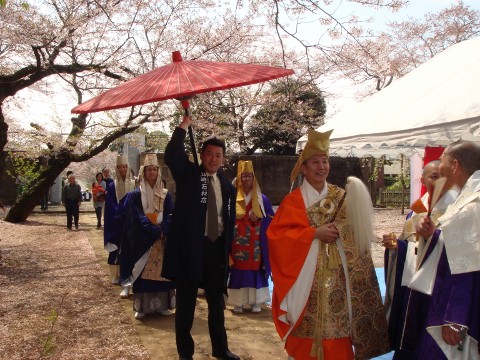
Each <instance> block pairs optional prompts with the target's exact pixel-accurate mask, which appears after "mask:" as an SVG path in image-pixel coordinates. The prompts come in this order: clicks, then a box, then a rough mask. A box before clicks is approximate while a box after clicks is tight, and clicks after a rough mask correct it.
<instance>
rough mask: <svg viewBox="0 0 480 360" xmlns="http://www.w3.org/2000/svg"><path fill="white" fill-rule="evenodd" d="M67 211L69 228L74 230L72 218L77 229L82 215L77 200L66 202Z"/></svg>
mask: <svg viewBox="0 0 480 360" xmlns="http://www.w3.org/2000/svg"><path fill="white" fill-rule="evenodd" d="M65 210H67V227H68V228H69V229H71V228H72V217H73V221H74V223H75V227H78V218H79V215H80V209H79V207H78V200H77V199H67V200H65Z"/></svg>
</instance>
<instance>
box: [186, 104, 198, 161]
mask: <svg viewBox="0 0 480 360" xmlns="http://www.w3.org/2000/svg"><path fill="white" fill-rule="evenodd" d="M182 107H183V109H184V110H185V116H190V104H189V102H188V100H182ZM188 135H189V137H190V147H191V148H192V152H193V161H194V162H195V165H197V166H198V156H197V148H196V146H195V137H194V136H193V128H192V125H190V126H189V127H188Z"/></svg>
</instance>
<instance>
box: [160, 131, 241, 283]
mask: <svg viewBox="0 0 480 360" xmlns="http://www.w3.org/2000/svg"><path fill="white" fill-rule="evenodd" d="M185 136H186V131H185V130H184V129H182V128H176V129H175V131H174V132H173V135H172V138H171V140H170V142H169V143H168V145H167V147H166V149H165V163H166V164H167V166H168V167H169V169H170V171H171V173H172V176H173V178H174V180H175V183H176V200H175V208H174V211H173V216H172V222H171V225H170V230H169V234H168V237H167V242H166V246H165V256H164V260H163V269H162V276H163V277H165V278H167V279H171V280H173V281H177V280H191V281H202V272H203V271H202V270H203V241H204V234H205V219H206V211H207V207H206V203H202V202H201V200H202V182H201V179H202V173H204V172H205V170H204V169H203V167H202V166H197V165H195V164H194V163H192V162H191V161H189V159H188V156H187V154H186V152H185V145H184V140H185ZM217 176H218V178H219V179H220V183H221V188H222V200H223V233H222V236H223V238H224V239H225V249H224V264H225V266H224V270H225V271H224V286H226V283H227V277H228V270H229V269H228V256H229V252H230V246H231V243H232V239H233V231H234V227H235V199H236V192H235V188H234V187H233V185H232V184H231V183H230V181H228V180H227V178H226V177H225V175H224V174H222V173H220V172H218V173H217ZM203 191H205V190H203Z"/></svg>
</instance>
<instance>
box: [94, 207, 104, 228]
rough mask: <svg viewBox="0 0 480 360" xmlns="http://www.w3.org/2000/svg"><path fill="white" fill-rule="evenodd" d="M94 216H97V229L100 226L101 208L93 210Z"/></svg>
mask: <svg viewBox="0 0 480 360" xmlns="http://www.w3.org/2000/svg"><path fill="white" fill-rule="evenodd" d="M95 215H97V227H100V226H102V208H101V207H96V208H95Z"/></svg>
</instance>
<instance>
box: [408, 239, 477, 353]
mask: <svg viewBox="0 0 480 360" xmlns="http://www.w3.org/2000/svg"><path fill="white" fill-rule="evenodd" d="M439 235H440V230H436V231H435V233H434V235H433V238H432V242H431V244H430V246H429V248H428V249H427V256H428V255H429V253H431V251H432V249H433V248H434V246H435V245H436V243H437V241H438V237H439ZM427 256H426V257H427ZM418 299H421V300H423V306H416V302H415V301H417V300H418ZM479 310H480V272H470V273H463V274H457V275H452V273H451V272H450V267H449V265H448V259H447V255H446V251H445V249H443V251H442V255H441V257H440V260H439V262H438V266H437V274H436V278H435V283H434V287H433V292H432V295H431V296H429V297H428V295H425V294H422V293H419V292H417V291H414V290H412V291H411V298H410V301H409V304H408V309H407V318H406V325H405V331H404V339H403V340H404V343H402V348H403V347H404V346H408V344H407V341H406V340H408V341H410V345H411V344H415V357H414V358H412V359H435V360H437V359H447V357H446V356H445V354H444V353H443V351H442V350H441V348H440V347H439V346H438V344H437V343H436V342H435V340H434V339H433V337H432V336H431V335H430V333H429V332H428V331H427V328H428V327H430V326H442V325H444V324H447V323H455V324H459V325H463V326H467V327H468V335H470V336H471V337H473V338H474V339H475V340H477V341H478V339H479V325H480V321H479V320H480V316H479V314H480V312H479ZM423 318H425V319H424V320H423ZM419 319H420V321H419Z"/></svg>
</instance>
